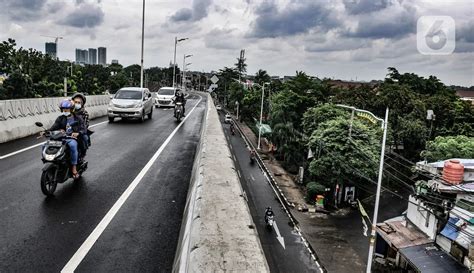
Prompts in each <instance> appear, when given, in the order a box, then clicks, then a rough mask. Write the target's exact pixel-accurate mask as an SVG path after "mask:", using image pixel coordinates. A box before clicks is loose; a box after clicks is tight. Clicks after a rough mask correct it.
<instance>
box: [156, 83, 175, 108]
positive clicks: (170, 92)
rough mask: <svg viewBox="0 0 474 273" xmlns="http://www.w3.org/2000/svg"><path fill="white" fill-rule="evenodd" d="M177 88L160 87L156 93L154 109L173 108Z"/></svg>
mask: <svg viewBox="0 0 474 273" xmlns="http://www.w3.org/2000/svg"><path fill="white" fill-rule="evenodd" d="M177 91H178V89H177V88H174V87H161V88H160V90H158V92H156V98H155V107H156V108H158V107H174V102H173V99H174V97H175V96H176V92H177Z"/></svg>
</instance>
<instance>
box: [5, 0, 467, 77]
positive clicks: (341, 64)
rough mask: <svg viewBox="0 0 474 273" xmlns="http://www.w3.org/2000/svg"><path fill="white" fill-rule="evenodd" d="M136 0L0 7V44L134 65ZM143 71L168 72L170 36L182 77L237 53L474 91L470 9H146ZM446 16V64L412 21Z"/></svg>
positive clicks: (374, 2) (255, 1) (442, 4)
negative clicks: (186, 57) (450, 43)
mask: <svg viewBox="0 0 474 273" xmlns="http://www.w3.org/2000/svg"><path fill="white" fill-rule="evenodd" d="M141 2H142V1H141V0H129V1H125V0H68V1H64V0H63V1H59V0H0V7H2V8H1V10H0V28H1V29H0V40H5V39H7V38H14V39H15V40H16V41H17V44H18V45H20V46H23V47H26V48H30V47H32V48H36V49H38V50H41V51H44V42H46V41H49V40H52V39H49V38H46V37H42V36H41V35H47V36H56V35H59V36H63V37H64V39H63V40H60V42H59V49H58V56H59V58H61V59H70V60H74V58H75V53H74V50H75V48H89V47H99V46H105V47H107V59H108V62H110V61H111V59H118V60H119V61H120V63H121V64H124V65H129V64H133V63H139V60H140V37H141V12H142V10H141V8H142V6H141ZM146 2H147V3H146V15H145V17H146V20H145V24H146V26H145V66H146V67H150V66H161V67H163V66H167V65H168V64H169V63H170V61H171V60H172V58H173V46H174V37H175V36H178V37H188V38H190V39H189V40H188V41H185V42H183V43H180V44H179V46H178V64H179V65H180V66H181V64H182V56H183V54H185V53H186V54H193V55H194V56H193V57H192V58H191V59H190V62H192V65H191V69H192V70H198V71H202V70H204V71H211V70H218V69H220V68H222V67H224V66H232V65H233V64H234V63H235V60H236V58H237V57H238V56H239V52H240V49H245V50H246V55H245V57H246V58H247V64H248V73H252V74H253V73H255V72H256V71H257V70H258V69H260V68H261V69H265V70H267V71H268V72H269V74H271V75H280V76H283V75H294V74H295V71H297V70H303V71H306V72H307V73H308V74H311V75H315V76H318V77H330V78H337V79H344V80H351V79H352V80H356V79H357V80H372V79H383V78H384V76H385V75H386V73H387V67H389V66H394V67H396V68H397V69H398V70H399V71H401V72H414V73H417V74H420V75H423V76H428V75H435V76H437V77H439V78H440V79H441V80H442V81H443V82H445V83H447V84H457V85H464V86H471V85H474V4H473V3H474V1H472V0H167V1H163V0H147V1H146ZM427 15H444V16H451V17H452V18H453V19H454V21H455V24H456V48H455V51H454V53H452V54H449V55H423V54H420V52H418V50H417V40H416V37H417V36H416V32H417V20H418V18H420V16H427Z"/></svg>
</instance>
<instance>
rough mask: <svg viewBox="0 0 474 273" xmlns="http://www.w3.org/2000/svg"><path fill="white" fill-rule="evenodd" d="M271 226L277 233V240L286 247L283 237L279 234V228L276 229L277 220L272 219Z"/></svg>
mask: <svg viewBox="0 0 474 273" xmlns="http://www.w3.org/2000/svg"><path fill="white" fill-rule="evenodd" d="M273 227H274V228H275V232H276V234H277V240H278V242H280V244H281V246H282V247H283V249H286V248H285V239H284V238H283V237H282V236H281V234H280V230H279V229H278V226H277V222H276V221H273Z"/></svg>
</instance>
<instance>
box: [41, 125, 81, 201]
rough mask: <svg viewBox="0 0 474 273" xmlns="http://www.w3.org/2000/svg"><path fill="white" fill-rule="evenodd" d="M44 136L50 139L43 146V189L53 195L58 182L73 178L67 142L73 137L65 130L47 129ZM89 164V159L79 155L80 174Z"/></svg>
mask: <svg viewBox="0 0 474 273" xmlns="http://www.w3.org/2000/svg"><path fill="white" fill-rule="evenodd" d="M35 125H36V126H38V127H43V124H42V123H41V122H36V123H35ZM43 128H44V127H43ZM44 136H45V137H47V138H48V140H47V141H46V143H45V145H44V146H43V151H42V158H41V160H42V161H43V164H44V166H43V168H42V173H41V191H42V192H43V194H44V195H46V196H52V195H53V194H54V191H55V190H56V187H57V184H58V183H64V182H65V181H66V180H68V179H69V178H73V175H72V172H71V160H70V152H69V146H68V145H67V143H66V139H68V138H72V137H71V136H68V135H67V134H66V133H65V132H64V131H49V130H46V129H45V133H44ZM79 153H80V152H79ZM87 165H88V163H87V161H85V160H84V159H83V158H81V156H80V155H79V162H78V164H77V172H78V173H79V175H80V176H81V175H82V173H84V172H85V171H86V170H87ZM80 176H79V177H80Z"/></svg>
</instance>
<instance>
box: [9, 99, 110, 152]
mask: <svg viewBox="0 0 474 273" xmlns="http://www.w3.org/2000/svg"><path fill="white" fill-rule="evenodd" d="M86 98H87V103H86V109H87V111H88V112H89V117H90V118H91V119H94V118H96V117H101V116H105V115H107V105H108V104H109V101H110V97H109V96H108V95H96V96H87V97H86ZM63 99H64V98H63V97H54V98H39V99H19V100H1V101H0V143H3V142H7V141H10V140H14V139H17V138H22V137H26V136H29V135H33V134H36V133H38V132H39V131H41V129H40V128H38V127H36V126H35V124H34V123H35V122H36V121H39V122H42V123H43V124H44V125H45V127H49V126H51V125H52V124H53V122H54V120H55V119H56V118H57V117H58V115H59V112H60V110H59V108H58V105H59V102H60V101H61V100H63Z"/></svg>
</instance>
